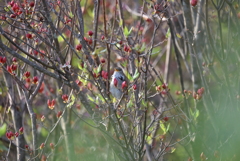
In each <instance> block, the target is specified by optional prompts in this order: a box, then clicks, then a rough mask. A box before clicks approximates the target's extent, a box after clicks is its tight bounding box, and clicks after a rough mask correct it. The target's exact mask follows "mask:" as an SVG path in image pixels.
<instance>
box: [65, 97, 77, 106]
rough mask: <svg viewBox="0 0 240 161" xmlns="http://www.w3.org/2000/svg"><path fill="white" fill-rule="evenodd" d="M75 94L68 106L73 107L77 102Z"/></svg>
mask: <svg viewBox="0 0 240 161" xmlns="http://www.w3.org/2000/svg"><path fill="white" fill-rule="evenodd" d="M75 99H76V98H75V96H74V95H73V94H72V95H71V102H70V103H68V104H67V108H69V107H72V105H73V104H74V103H75Z"/></svg>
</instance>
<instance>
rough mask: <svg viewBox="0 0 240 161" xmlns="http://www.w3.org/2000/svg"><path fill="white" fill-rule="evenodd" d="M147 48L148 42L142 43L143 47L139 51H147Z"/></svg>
mask: <svg viewBox="0 0 240 161" xmlns="http://www.w3.org/2000/svg"><path fill="white" fill-rule="evenodd" d="M145 49H146V44H145V43H143V45H142V47H141V49H140V50H139V51H140V52H143V51H145Z"/></svg>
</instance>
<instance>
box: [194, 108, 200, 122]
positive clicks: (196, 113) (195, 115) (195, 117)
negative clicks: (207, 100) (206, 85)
mask: <svg viewBox="0 0 240 161" xmlns="http://www.w3.org/2000/svg"><path fill="white" fill-rule="evenodd" d="M198 116H199V110H198V109H196V112H195V113H194V119H195V120H197V118H198Z"/></svg>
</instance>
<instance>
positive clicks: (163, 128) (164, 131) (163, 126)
mask: <svg viewBox="0 0 240 161" xmlns="http://www.w3.org/2000/svg"><path fill="white" fill-rule="evenodd" d="M160 127H161V129H162V131H163V135H164V134H166V132H167V131H166V127H165V125H164V124H163V123H162V122H160Z"/></svg>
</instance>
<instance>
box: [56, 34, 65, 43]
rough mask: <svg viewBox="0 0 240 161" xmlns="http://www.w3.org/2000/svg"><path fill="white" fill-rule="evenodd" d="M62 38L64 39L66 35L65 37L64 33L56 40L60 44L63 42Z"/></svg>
mask: <svg viewBox="0 0 240 161" xmlns="http://www.w3.org/2000/svg"><path fill="white" fill-rule="evenodd" d="M64 38H66V35H65V34H64V33H62V35H59V36H58V37H57V39H58V41H59V42H60V43H61V42H63V41H64Z"/></svg>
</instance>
